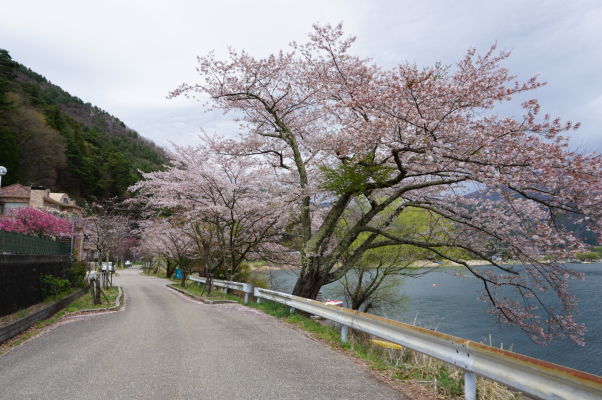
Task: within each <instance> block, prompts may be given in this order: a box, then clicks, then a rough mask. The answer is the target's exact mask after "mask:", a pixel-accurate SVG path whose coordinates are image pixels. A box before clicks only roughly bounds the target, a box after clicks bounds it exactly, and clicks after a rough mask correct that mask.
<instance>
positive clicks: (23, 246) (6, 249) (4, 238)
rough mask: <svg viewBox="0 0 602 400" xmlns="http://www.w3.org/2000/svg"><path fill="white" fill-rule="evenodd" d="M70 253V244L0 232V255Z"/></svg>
mask: <svg viewBox="0 0 602 400" xmlns="http://www.w3.org/2000/svg"><path fill="white" fill-rule="evenodd" d="M70 251H71V245H70V243H66V242H61V241H60V240H59V241H54V240H49V239H41V238H38V237H35V236H28V235H21V234H19V233H15V232H7V231H0V254H2V253H4V254H21V255H65V254H69V253H70Z"/></svg>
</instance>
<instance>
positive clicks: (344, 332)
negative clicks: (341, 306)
mask: <svg viewBox="0 0 602 400" xmlns="http://www.w3.org/2000/svg"><path fill="white" fill-rule="evenodd" d="M348 336H349V327H348V326H347V325H343V326H342V327H341V342H343V343H347V340H349V339H348Z"/></svg>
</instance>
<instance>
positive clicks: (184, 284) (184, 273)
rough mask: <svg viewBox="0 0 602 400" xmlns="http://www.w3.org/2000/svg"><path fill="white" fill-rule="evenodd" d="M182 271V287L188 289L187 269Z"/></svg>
mask: <svg viewBox="0 0 602 400" xmlns="http://www.w3.org/2000/svg"><path fill="white" fill-rule="evenodd" d="M181 269H182V280H181V281H180V286H181V287H183V288H185V287H186V278H187V275H188V274H187V273H186V269H184V268H181Z"/></svg>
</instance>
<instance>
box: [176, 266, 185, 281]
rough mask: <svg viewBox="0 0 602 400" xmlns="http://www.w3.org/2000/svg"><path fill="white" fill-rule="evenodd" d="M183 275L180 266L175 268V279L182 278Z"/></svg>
mask: <svg viewBox="0 0 602 400" xmlns="http://www.w3.org/2000/svg"><path fill="white" fill-rule="evenodd" d="M183 277H184V275H182V270H181V269H180V268H176V279H182V278H183Z"/></svg>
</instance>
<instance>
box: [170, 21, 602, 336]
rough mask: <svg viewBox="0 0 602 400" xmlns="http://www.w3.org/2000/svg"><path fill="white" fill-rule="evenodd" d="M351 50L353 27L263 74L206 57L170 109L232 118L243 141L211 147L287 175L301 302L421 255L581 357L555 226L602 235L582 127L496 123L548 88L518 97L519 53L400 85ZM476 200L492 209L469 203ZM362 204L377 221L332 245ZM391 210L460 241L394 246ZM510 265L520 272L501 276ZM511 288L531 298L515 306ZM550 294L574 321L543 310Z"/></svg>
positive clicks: (259, 67)
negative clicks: (192, 108)
mask: <svg viewBox="0 0 602 400" xmlns="http://www.w3.org/2000/svg"><path fill="white" fill-rule="evenodd" d="M353 41H354V38H349V37H345V36H344V34H343V31H342V27H341V26H336V27H332V26H315V27H314V30H313V32H312V33H311V34H310V35H309V41H308V42H307V43H304V44H298V43H292V44H291V47H290V49H289V50H288V51H286V52H285V51H280V52H279V53H277V54H273V55H270V56H268V57H265V58H255V57H253V56H251V55H249V54H248V53H246V52H245V51H241V52H237V51H234V50H231V51H230V55H229V58H228V59H226V60H219V59H217V58H216V57H215V56H214V55H213V54H212V53H211V54H209V55H207V56H203V57H199V66H198V71H199V73H200V75H201V81H200V82H199V83H195V84H183V85H182V86H180V87H179V88H177V89H176V90H174V91H173V92H172V94H171V95H172V96H178V95H186V96H193V97H194V96H198V97H199V98H200V99H202V100H207V99H209V100H208V103H207V108H208V109H212V108H215V109H220V110H223V111H224V112H232V113H233V114H234V115H235V116H236V118H237V119H238V120H239V121H240V123H241V126H242V128H243V129H242V130H241V134H240V137H239V138H238V139H237V140H218V139H216V140H215V141H214V143H213V146H214V147H215V148H218V149H219V150H220V151H221V152H223V153H224V154H230V155H233V156H238V157H248V158H249V159H253V160H254V162H256V163H257V165H258V166H260V165H261V166H271V167H273V174H272V177H271V178H270V179H271V180H274V181H276V180H277V181H278V182H280V184H281V185H282V186H283V187H287V188H288V189H289V198H290V201H291V202H292V204H296V205H297V206H298V221H299V230H300V236H301V243H302V245H301V248H300V253H301V264H302V269H301V273H300V276H299V279H298V281H297V283H296V286H295V288H294V291H293V293H294V294H297V295H301V296H304V297H310V298H315V297H316V295H317V294H318V291H319V289H320V287H321V286H322V285H325V284H327V283H329V282H333V281H336V280H338V279H339V278H341V277H342V276H343V275H344V274H345V273H346V272H347V271H346V269H347V268H346V267H345V265H347V261H351V263H349V264H350V265H352V264H353V261H354V260H355V259H358V258H360V257H361V256H362V254H363V253H364V252H365V251H368V250H370V249H374V248H379V247H384V246H395V245H409V246H415V247H417V248H420V249H424V250H428V251H429V252H431V253H433V254H434V255H436V256H438V257H441V258H447V259H451V260H452V261H456V262H459V263H460V264H463V265H464V266H465V268H467V269H468V271H470V273H471V274H472V275H474V276H475V277H476V278H478V279H479V280H481V281H482V283H483V290H484V293H483V298H484V299H485V300H487V301H488V302H489V303H490V305H491V312H492V313H494V314H495V315H497V316H499V318H500V320H501V321H504V322H508V323H511V324H514V325H517V326H519V327H520V328H521V329H523V330H525V331H526V332H527V333H528V334H530V335H531V337H532V338H534V339H536V340H542V341H546V340H549V339H552V338H554V337H556V336H559V335H564V334H566V335H568V336H569V337H570V338H571V339H573V340H574V341H577V342H579V341H580V337H581V335H582V333H583V331H584V327H583V326H582V325H580V324H578V323H577V322H576V321H575V318H574V310H575V299H574V298H573V297H571V296H570V295H569V293H568V291H567V280H568V279H569V278H572V277H573V278H574V277H579V274H577V273H575V272H573V271H571V270H569V269H566V268H565V267H563V266H562V264H561V263H559V262H558V261H559V260H562V259H563V258H565V257H568V256H570V255H571V254H572V253H573V252H574V251H575V250H577V249H578V248H579V247H580V243H579V241H578V240H577V238H575V237H574V236H573V235H572V234H571V233H570V232H567V231H565V230H563V229H562V227H561V226H560V225H559V224H557V223H556V221H557V220H558V218H559V217H562V216H564V215H573V216H577V217H578V218H580V219H581V222H582V223H584V224H590V226H591V229H595V230H599V229H600V228H599V226H600V225H599V224H598V222H599V220H600V209H601V207H600V201H601V199H602V194H601V193H602V191H601V188H602V184H601V176H600V167H601V165H602V159H601V157H600V155H598V154H594V153H591V154H579V153H576V152H573V151H571V150H569V148H568V138H567V136H566V135H565V133H566V132H568V131H570V130H573V129H575V128H577V127H578V124H576V125H573V124H571V123H570V122H566V123H563V122H562V121H561V120H560V119H559V118H551V117H550V116H549V115H547V114H546V115H542V114H541V112H540V105H539V102H538V101H537V100H536V99H531V100H528V101H525V102H524V103H522V104H521V105H520V108H519V109H518V111H517V112H514V113H513V114H512V115H516V116H511V115H500V114H498V113H496V107H497V106H498V105H500V104H502V103H509V104H514V103H513V102H512V99H513V98H515V97H516V96H517V95H525V94H526V93H528V92H530V91H532V90H534V89H537V88H539V87H540V86H542V85H543V83H542V82H540V81H539V80H538V79H537V78H530V79H528V80H526V81H524V82H519V81H517V80H516V77H514V76H513V75H511V74H510V72H509V70H508V69H507V68H505V67H504V66H503V65H502V64H503V62H504V60H505V59H506V58H507V57H508V56H509V53H508V52H503V51H502V52H497V51H496V48H495V46H493V47H492V48H491V49H490V50H489V51H488V52H486V53H485V54H483V55H478V54H477V53H476V51H475V50H474V49H471V50H469V51H468V52H467V53H466V55H465V56H464V57H463V58H462V59H461V60H460V61H459V62H458V63H457V64H455V65H454V66H449V67H448V66H443V65H440V64H436V65H435V66H432V67H424V68H421V67H418V66H416V65H413V64H408V63H402V64H400V65H398V66H395V67H393V68H388V69H386V68H382V67H380V66H378V65H376V64H375V63H374V62H372V61H371V60H369V59H363V58H360V57H357V56H354V55H351V54H350V53H349V49H350V47H351V45H352V43H353ZM506 109H507V108H506ZM469 188H473V189H479V190H482V191H483V192H484V193H487V194H488V195H490V197H485V198H482V199H475V198H470V197H467V196H465V194H466V193H467V190H468V189H469ZM357 201H363V202H366V203H367V204H369V206H370V208H369V209H368V210H366V211H365V212H364V213H363V214H362V215H361V216H359V217H358V218H357V220H356V221H355V222H354V223H353V224H352V225H350V226H349V229H348V232H347V234H346V235H344V236H342V237H337V236H335V235H333V232H334V230H335V228H336V226H337V225H338V223H339V221H340V219H341V218H342V217H343V216H344V214H345V211H346V210H347V209H348V208H349V207H350V206H351V205H352V204H353V203H355V202H357ZM391 207H395V208H399V209H403V208H407V207H415V208H420V209H423V210H428V211H429V212H431V213H434V214H437V215H440V216H442V217H445V218H447V219H448V220H450V221H453V222H454V223H455V224H456V225H457V227H456V229H455V230H454V234H450V235H448V236H447V237H446V238H444V239H440V238H437V239H434V237H432V236H430V235H429V234H428V232H423V233H420V234H419V235H418V234H414V235H409V236H400V235H396V234H394V233H391V232H390V231H389V230H388V229H387V227H386V226H383V225H382V221H383V219H382V218H378V217H379V215H380V214H382V213H383V212H385V211H386V210H387V209H388V208H391ZM366 233H367V234H368V236H367V237H366V238H365V239H363V240H362V242H361V245H357V240H358V238H359V237H360V235H362V234H366ZM450 247H454V248H458V249H462V250H465V251H467V252H469V253H470V254H471V255H472V256H473V257H475V258H481V259H486V260H488V261H489V262H490V263H491V264H492V265H493V266H494V267H495V268H493V269H476V268H473V267H471V266H470V265H469V264H468V263H466V262H465V261H464V260H461V259H455V258H453V257H450V256H446V254H445V253H444V252H442V251H441V249H443V248H450ZM502 249H503V251H504V252H505V254H507V255H509V256H510V257H512V258H513V259H514V260H517V261H518V262H520V263H521V264H522V266H521V267H510V266H506V265H503V264H501V263H500V262H498V261H497V260H498V259H497V257H495V255H496V252H497V251H501V250H502ZM544 256H546V257H548V258H547V259H546V260H547V261H543V260H544ZM506 287H510V288H513V289H514V290H515V292H516V294H517V296H518V297H517V298H513V299H510V298H507V297H506V295H505V294H504V293H506V292H507V291H505V290H504V288H506ZM545 291H548V292H552V293H554V294H555V295H556V296H557V297H558V299H560V305H559V306H556V307H553V306H552V305H550V304H549V303H546V302H544V301H543V299H542V297H541V294H542V293H543V292H545ZM542 311H543V313H541V312H542Z"/></svg>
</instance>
